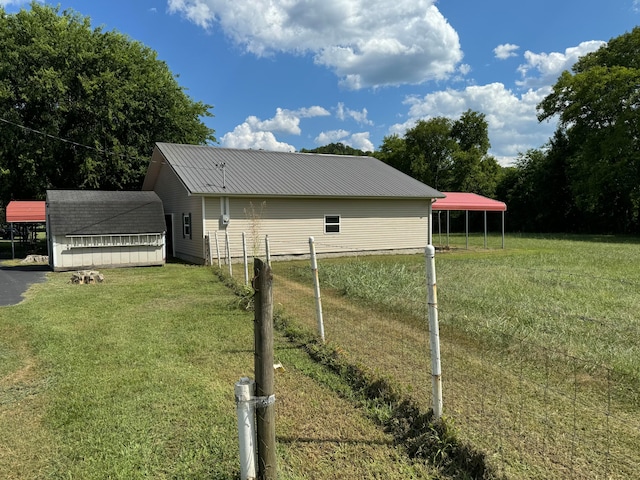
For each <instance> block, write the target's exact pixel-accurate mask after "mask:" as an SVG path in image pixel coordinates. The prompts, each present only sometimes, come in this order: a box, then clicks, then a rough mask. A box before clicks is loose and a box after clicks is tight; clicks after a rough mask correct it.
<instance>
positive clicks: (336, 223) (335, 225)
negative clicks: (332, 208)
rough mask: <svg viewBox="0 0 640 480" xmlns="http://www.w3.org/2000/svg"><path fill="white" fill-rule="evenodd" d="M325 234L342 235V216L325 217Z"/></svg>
mask: <svg viewBox="0 0 640 480" xmlns="http://www.w3.org/2000/svg"><path fill="white" fill-rule="evenodd" d="M324 233H340V215H325V216H324Z"/></svg>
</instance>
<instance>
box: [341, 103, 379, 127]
mask: <svg viewBox="0 0 640 480" xmlns="http://www.w3.org/2000/svg"><path fill="white" fill-rule="evenodd" d="M368 114H369V112H368V111H367V109H366V108H363V109H362V110H361V111H358V110H351V109H350V108H345V107H344V103H342V102H339V103H338V106H337V107H336V117H337V118H338V119H339V120H343V121H344V120H347V119H348V118H351V119H353V120H355V121H356V122H358V123H359V124H360V125H373V122H372V121H371V120H369V119H368V118H367V115H368Z"/></svg>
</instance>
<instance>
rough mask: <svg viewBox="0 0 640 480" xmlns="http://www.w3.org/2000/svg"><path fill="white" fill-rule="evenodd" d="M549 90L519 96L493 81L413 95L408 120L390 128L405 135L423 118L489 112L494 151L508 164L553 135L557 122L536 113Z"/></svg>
mask: <svg viewBox="0 0 640 480" xmlns="http://www.w3.org/2000/svg"><path fill="white" fill-rule="evenodd" d="M548 93H550V90H549V87H544V88H540V89H537V90H529V91H527V92H525V93H523V94H520V95H518V94H516V93H514V92H512V91H511V90H508V89H507V88H505V86H504V85H503V84H502V83H492V84H489V85H483V86H469V87H467V88H465V89H464V90H445V91H440V92H435V93H431V94H429V95H426V96H424V97H409V98H407V99H406V101H405V103H406V104H407V105H409V114H408V119H407V121H406V122H404V123H401V124H396V125H393V126H392V127H391V128H390V130H389V131H390V133H397V134H399V135H403V134H404V132H405V131H406V130H407V129H408V128H411V127H413V126H414V125H415V122H416V121H418V120H420V119H428V118H433V117H438V116H443V117H449V118H452V119H458V118H460V115H461V114H462V113H463V112H465V111H466V110H468V109H471V110H474V111H476V112H480V113H483V114H484V115H485V119H486V120H487V123H488V125H489V139H490V140H491V152H490V153H491V154H492V155H494V156H495V157H496V158H497V159H498V160H499V161H500V162H501V163H502V164H503V165H506V164H509V163H511V162H512V161H513V160H514V159H515V157H517V155H518V154H519V153H521V152H524V151H526V150H528V149H530V148H539V147H541V146H542V145H544V144H545V143H546V142H547V141H548V140H549V138H550V137H551V136H552V134H553V131H554V129H555V124H552V123H542V124H541V123H539V122H538V119H537V116H536V105H537V104H538V103H539V102H540V101H541V100H542V99H543V98H544V97H545V95H547V94H548Z"/></svg>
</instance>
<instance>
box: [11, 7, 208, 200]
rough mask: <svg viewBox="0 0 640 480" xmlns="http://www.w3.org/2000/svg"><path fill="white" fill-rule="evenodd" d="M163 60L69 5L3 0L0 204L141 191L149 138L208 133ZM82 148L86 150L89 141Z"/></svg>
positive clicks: (198, 138) (194, 137) (203, 112)
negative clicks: (9, 4) (13, 5)
mask: <svg viewBox="0 0 640 480" xmlns="http://www.w3.org/2000/svg"><path fill="white" fill-rule="evenodd" d="M211 108H212V107H211V106H209V105H206V104H204V103H201V102H196V101H193V100H192V99H191V98H189V97H188V96H187V95H186V94H185V91H184V89H183V88H182V87H180V85H179V84H178V83H177V80H176V77H175V76H174V75H173V74H172V73H171V71H170V70H169V68H168V66H167V65H166V63H164V62H162V61H160V60H158V58H157V55H156V53H155V52H154V51H153V50H151V49H149V48H147V47H145V46H144V45H142V44H141V43H139V42H136V41H133V40H131V39H130V38H128V37H126V36H125V35H123V34H121V33H118V32H115V31H108V32H106V31H102V29H100V28H97V29H92V27H91V24H90V19H89V18H87V17H83V16H81V15H80V14H78V13H75V12H73V11H64V12H62V13H61V12H60V9H59V8H52V7H49V6H42V5H40V4H38V3H37V2H34V3H32V4H31V7H30V9H29V10H21V11H20V12H18V13H16V14H7V13H6V12H5V11H4V10H3V9H1V8H0V202H6V201H7V200H9V199H10V198H11V197H15V198H44V194H45V191H46V189H48V188H81V189H98V188H100V189H115V190H118V189H138V188H140V186H141V183H142V180H143V178H144V174H145V171H146V168H147V164H148V160H149V157H150V154H151V151H152V148H153V144H154V142H156V141H164V142H176V143H193V144H202V143H206V142H212V141H215V137H214V136H213V134H214V132H213V130H211V129H209V128H207V127H206V126H205V125H204V124H203V123H202V121H201V118H202V117H205V116H211V113H210V112H209V110H210V109H211ZM87 147H89V148H87Z"/></svg>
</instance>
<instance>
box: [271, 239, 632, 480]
mask: <svg viewBox="0 0 640 480" xmlns="http://www.w3.org/2000/svg"><path fill="white" fill-rule="evenodd" d="M507 245H508V248H507V249H506V250H478V249H476V250H469V251H466V250H451V251H448V252H440V253H438V254H437V255H436V269H437V288H438V297H439V317H440V325H441V340H442V343H443V344H442V364H443V366H442V368H443V382H444V392H445V413H446V414H447V415H449V416H450V417H451V418H452V419H453V420H454V421H455V423H456V424H457V425H458V427H459V428H460V430H461V432H462V433H463V437H464V438H466V439H468V440H469V441H471V442H472V443H473V444H474V445H477V446H478V447H479V448H481V449H482V450H483V451H485V452H486V453H487V455H488V459H489V462H490V463H492V464H493V465H494V466H496V467H497V469H498V471H499V472H503V473H504V474H506V475H508V476H513V477H516V478H602V477H607V478H609V477H610V478H628V477H629V475H633V472H635V471H637V469H638V468H640V454H638V451H640V439H639V438H638V433H637V432H638V431H639V428H640V424H638V420H637V417H638V413H640V398H639V394H638V392H639V391H640V361H639V359H640V345H638V342H637V341H636V339H637V338H638V334H639V333H640V327H639V325H638V322H639V319H638V315H637V311H638V307H640V296H639V295H638V294H637V292H638V290H639V287H640V271H638V269H637V268H636V265H635V263H634V262H633V259H634V258H637V256H638V254H639V253H640V244H639V243H638V242H637V240H635V239H630V238H622V239H616V238H612V237H601V238H585V237H563V238H527V237H508V239H507ZM278 268H279V270H278V272H279V273H280V274H281V275H282V277H281V278H282V279H281V282H282V283H286V285H285V287H284V288H285V289H286V291H287V295H286V296H283V297H281V301H282V303H283V305H284V308H285V309H288V308H289V309H293V310H294V311H297V312H298V316H299V317H300V318H301V320H300V322H301V323H302V324H305V325H307V326H308V327H309V328H313V322H312V319H313V313H312V311H309V304H308V301H309V300H308V299H306V298H303V297H304V296H305V295H308V293H307V292H303V291H302V290H301V289H299V288H294V287H293V285H292V284H290V283H289V282H291V281H295V282H303V283H305V282H306V283H307V285H308V284H309V283H308V282H309V280H305V277H306V278H307V279H308V278H309V275H308V267H307V266H305V265H304V264H289V265H286V266H285V265H282V266H278ZM319 274H320V279H321V283H322V285H323V286H324V289H323V298H322V300H323V306H324V307H325V332H326V335H327V338H328V340H329V341H330V342H331V343H332V344H333V345H334V346H336V348H339V349H340V350H342V351H344V352H345V354H346V355H347V356H348V357H349V358H351V360H352V361H353V362H354V363H356V364H361V365H366V366H368V368H369V369H370V370H371V371H374V372H378V374H379V375H381V376H383V377H384V378H388V379H390V381H392V382H394V383H395V384H396V385H397V386H398V388H399V389H401V390H402V389H404V390H405V394H406V395H407V397H408V398H413V399H414V401H415V402H417V403H418V404H422V405H425V402H424V398H425V396H428V395H429V393H430V392H429V387H428V385H429V378H428V376H427V375H425V376H422V375H421V374H419V372H422V371H426V370H427V369H428V353H427V352H428V345H427V333H426V330H427V322H426V291H425V283H426V279H425V274H424V257H423V256H421V255H415V256H403V257H392V256H383V257H361V258H359V259H357V260H354V259H344V258H343V259H322V260H321V261H320V265H319ZM294 292H295V293H296V295H295V296H294ZM298 292H299V295H298ZM349 303H350V305H349ZM363 311H364V312H366V313H363ZM416 384H422V385H423V386H424V388H420V389H415V388H414V389H411V388H410V387H412V386H413V387H415V385H416ZM420 402H422V403H420Z"/></svg>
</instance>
